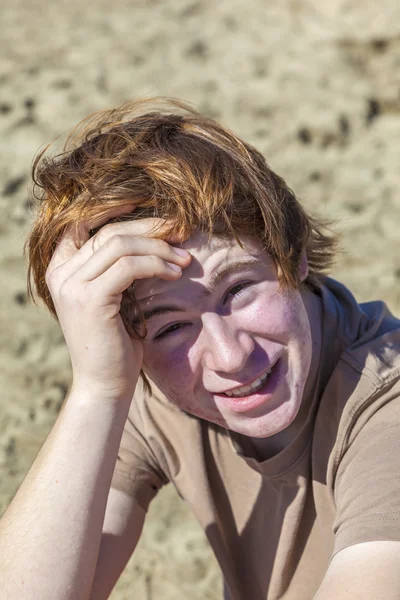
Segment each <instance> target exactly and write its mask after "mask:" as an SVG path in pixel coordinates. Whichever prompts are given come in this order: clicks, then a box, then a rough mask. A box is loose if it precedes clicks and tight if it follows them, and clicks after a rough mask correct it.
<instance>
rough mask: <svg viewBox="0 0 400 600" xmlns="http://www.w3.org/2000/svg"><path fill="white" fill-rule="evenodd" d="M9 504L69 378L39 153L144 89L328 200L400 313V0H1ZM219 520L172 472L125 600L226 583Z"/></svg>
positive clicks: (4, 427) (361, 285)
mask: <svg viewBox="0 0 400 600" xmlns="http://www.w3.org/2000/svg"><path fill="white" fill-rule="evenodd" d="M1 23H2V27H1V28H2V36H1V41H0V44H1V53H0V55H1V61H0V86H1V87H0V192H1V196H0V209H1V216H2V218H1V221H0V250H1V253H0V261H1V262H0V269H1V288H0V289H1V294H0V327H1V340H0V357H1V361H0V381H1V389H2V394H1V399H0V409H1V410H0V462H1V470H0V481H1V485H0V512H2V511H4V510H5V509H6V507H7V505H8V503H9V501H10V500H11V498H12V497H13V495H14V493H15V492H16V490H17V488H18V486H19V485H20V483H21V482H22V480H23V478H24V476H25V474H26V472H27V470H28V469H29V466H30V465H31V464H32V462H33V460H34V458H35V456H36V454H37V452H38V450H39V448H40V446H41V444H42V443H43V441H44V439H45V437H46V435H47V434H48V432H49V430H50V428H51V426H52V424H53V422H54V420H55V418H56V416H57V413H58V410H59V408H60V405H61V403H62V401H63V398H64V396H65V392H66V389H67V387H68V384H69V380H70V367H69V359H68V354H67V351H66V348H65V345H64V342H63V337H62V335H61V333H60V330H59V328H58V326H57V323H56V322H55V321H54V320H53V319H52V318H50V317H49V316H48V315H47V314H46V312H45V311H44V309H43V308H42V307H40V306H39V307H35V306H33V305H30V304H29V303H27V298H26V293H25V277H26V265H25V263H24V261H23V258H22V247H23V243H24V238H25V236H26V233H27V231H28V229H29V226H30V222H31V218H32V208H31V204H30V202H29V196H28V188H29V185H30V181H29V177H30V175H29V173H30V166H31V162H32V159H33V156H34V154H35V153H36V151H37V150H38V148H39V147H40V146H43V145H44V144H47V143H48V142H49V141H51V140H53V139H54V138H56V137H57V136H58V135H60V134H61V133H63V132H65V131H66V130H68V129H69V128H70V127H72V126H73V125H75V124H76V123H77V121H79V120H80V119H81V118H83V117H84V116H86V115H87V114H88V113H90V112H92V111H95V110H97V109H99V108H104V107H110V106H115V105H118V104H120V103H122V102H123V101H125V100H129V99H132V98H135V97H138V96H143V95H146V96H149V95H168V96H175V97H179V98H183V99H185V100H187V101H190V102H192V103H193V104H194V105H195V106H196V107H197V108H199V109H201V110H203V111H205V112H206V113H208V114H209V115H211V116H215V117H217V118H219V119H220V120H222V121H223V122H224V123H225V124H227V125H228V126H230V127H231V128H232V129H234V130H235V131H236V132H238V133H239V134H240V135H242V136H243V137H244V138H246V139H247V140H248V141H249V142H251V143H253V144H255V145H256V146H257V147H259V148H260V149H261V150H262V151H263V152H264V154H265V156H266V157H267V160H268V161H269V163H270V164H271V165H272V167H273V168H275V169H276V170H277V171H278V172H279V173H280V174H282V175H283V176H284V177H285V178H286V180H287V181H288V182H289V184H290V186H291V187H292V188H293V189H294V190H295V191H296V193H297V195H298V196H299V197H300V198H301V199H302V201H303V202H304V205H305V206H306V207H307V208H308V209H310V210H311V211H314V212H317V213H318V214H320V215H325V216H327V217H329V218H334V219H337V220H338V224H337V226H336V227H337V228H338V229H340V230H342V231H343V253H342V255H341V256H340V258H339V260H338V264H337V266H336V268H335V270H334V272H333V275H334V276H335V277H337V278H338V279H340V280H342V281H343V282H344V283H346V284H347V285H349V286H350V287H351V289H352V290H353V292H354V294H355V295H356V297H357V298H358V299H359V300H363V301H365V300H370V299H376V298H380V299H382V300H384V301H385V302H387V304H388V305H389V307H390V308H391V310H392V311H394V312H395V313H397V314H400V285H399V284H400V243H399V239H400V236H399V227H400V169H399V159H398V157H399V152H398V140H399V136H400V4H399V3H398V2H397V1H396V0H384V1H382V0H381V1H379V2H378V1H372V0H371V1H369V2H368V3H358V2H351V1H350V0H348V1H345V0H329V2H328V1H326V2H317V0H312V1H311V0H309V1H307V0H290V1H289V0H288V1H281V2H279V3H278V2H275V3H273V2H265V1H263V0H247V1H245V0H241V1H239V0H229V1H228V0H220V1H219V2H212V1H211V0H197V1H187V0H174V1H172V0H164V1H162V2H161V1H160V0H148V1H147V2H146V1H144V0H142V1H140V0H137V1H136V2H126V1H124V0H114V1H113V2H112V3H111V2H105V1H104V0H97V1H96V2H93V3H88V2H78V1H77V0H70V1H69V2H68V3H62V2H52V3H48V2H43V1H40V0H36V1H35V0H31V1H30V2H28V1H27V0H14V2H13V4H12V6H11V3H8V5H7V6H6V3H3V6H2V7H1ZM221 590H222V585H221V578H220V574H219V570H218V567H217V565H216V562H215V559H214V558H213V556H212V553H211V551H210V549H209V547H208V545H207V542H206V540H205V537H204V535H203V533H202V531H201V530H200V528H199V526H198V525H197V523H196V522H195V521H194V519H193V517H192V516H191V515H190V513H189V511H188V508H187V507H186V506H185V504H184V503H183V502H182V501H181V500H180V499H179V498H178V497H177V496H176V494H175V492H174V489H173V488H172V486H168V487H167V488H166V489H165V490H164V491H163V492H162V493H161V494H160V495H159V497H158V498H157V499H156V500H155V501H154V503H153V505H152V506H151V509H150V512H149V516H148V519H147V522H146V526H145V531H144V534H143V537H142V540H141V542H140V545H139V548H138V549H137V551H136V553H135V555H134V557H133V558H132V559H131V561H130V562H129V564H128V566H127V568H126V570H125V572H124V574H123V575H122V577H121V579H120V581H119V582H118V584H117V586H116V588H115V590H114V592H113V594H112V596H111V597H112V598H113V599H114V600H122V599H130V598H141V599H143V600H148V599H150V598H151V599H157V598H160V599H161V598H162V599H163V600H170V599H171V600H172V599H174V600H184V599H187V598H191V599H193V600H197V599H199V600H200V598H201V599H204V598H207V599H210V600H213V599H214V598H215V599H217V598H221V593H222V591H221Z"/></svg>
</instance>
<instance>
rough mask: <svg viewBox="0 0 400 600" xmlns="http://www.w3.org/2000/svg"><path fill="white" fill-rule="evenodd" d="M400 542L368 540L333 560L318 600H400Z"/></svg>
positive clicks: (342, 552) (345, 549)
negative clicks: (399, 599)
mask: <svg viewBox="0 0 400 600" xmlns="http://www.w3.org/2000/svg"><path fill="white" fill-rule="evenodd" d="M399 566H400V542H389V541H380V542H364V543H360V544H355V545H354V546H350V547H348V548H344V549H343V550H341V551H340V552H338V553H337V554H336V555H335V556H334V557H333V559H332V562H331V564H330V566H329V569H328V571H327V573H326V575H325V577H324V580H323V582H322V585H321V587H320V589H319V590H318V592H317V594H316V596H314V600H382V598H385V600H398V598H400V568H399Z"/></svg>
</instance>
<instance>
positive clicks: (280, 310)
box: [245, 291, 308, 343]
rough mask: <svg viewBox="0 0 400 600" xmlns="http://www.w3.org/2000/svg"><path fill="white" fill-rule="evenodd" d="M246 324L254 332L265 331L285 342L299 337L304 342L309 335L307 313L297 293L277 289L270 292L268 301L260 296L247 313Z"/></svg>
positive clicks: (271, 336)
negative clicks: (285, 292) (286, 292)
mask: <svg viewBox="0 0 400 600" xmlns="http://www.w3.org/2000/svg"><path fill="white" fill-rule="evenodd" d="M246 321H247V322H246ZM245 324H246V325H247V327H248V329H249V330H252V331H253V332H254V333H257V332H259V333H263V332H264V333H265V334H266V335H268V336H269V337H270V338H271V339H273V338H275V339H276V340H277V341H280V342H283V343H288V342H289V341H290V340H292V339H293V338H299V337H301V338H302V340H301V341H302V342H303V341H304V339H305V338H306V337H307V330H308V319H307V314H306V312H305V309H304V306H303V303H302V301H301V300H300V298H299V297H298V295H297V294H283V293H282V292H279V291H276V292H275V293H273V294H269V296H268V301H267V302H265V299H264V298H260V299H259V300H258V301H257V302H256V303H254V304H253V305H252V306H251V307H250V309H249V311H248V313H247V315H245Z"/></svg>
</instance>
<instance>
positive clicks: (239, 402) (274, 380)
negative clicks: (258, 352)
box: [215, 358, 285, 413]
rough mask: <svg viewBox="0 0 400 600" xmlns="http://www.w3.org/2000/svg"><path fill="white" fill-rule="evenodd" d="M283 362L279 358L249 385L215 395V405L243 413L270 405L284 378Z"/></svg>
mask: <svg viewBox="0 0 400 600" xmlns="http://www.w3.org/2000/svg"><path fill="white" fill-rule="evenodd" d="M284 371H285V368H284V361H283V360H282V359H281V358H279V359H278V360H277V361H276V362H275V363H274V364H273V365H272V367H270V368H269V369H268V370H267V371H264V373H262V374H261V375H259V377H257V378H256V379H255V380H254V381H252V382H251V383H249V384H247V385H245V386H240V387H236V388H233V389H231V390H226V391H225V392H220V393H219V394H215V400H216V403H217V405H221V406H224V407H225V408H226V409H228V410H229V411H232V412H235V413H244V412H248V411H250V412H251V411H254V410H256V409H258V408H259V407H260V406H263V405H265V403H269V404H270V403H271V402H272V399H273V397H274V395H275V392H276V389H277V388H278V387H279V386H280V385H281V383H282V379H283V377H284Z"/></svg>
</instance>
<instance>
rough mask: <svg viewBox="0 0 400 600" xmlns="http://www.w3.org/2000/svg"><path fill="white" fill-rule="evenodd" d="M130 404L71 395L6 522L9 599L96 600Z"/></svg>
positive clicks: (1, 546)
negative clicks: (111, 495)
mask: <svg viewBox="0 0 400 600" xmlns="http://www.w3.org/2000/svg"><path fill="white" fill-rule="evenodd" d="M129 404H130V399H126V400H125V401H123V402H121V400H120V401H119V402H118V403H117V402H114V403H113V402H110V401H107V402H104V401H103V399H102V398H100V397H96V398H94V397H90V396H86V397H85V395H84V394H83V393H77V392H76V393H75V392H74V391H73V392H72V393H71V394H70V396H69V398H68V400H67V402H66V403H65V405H64V407H63V410H62V411H61V413H60V416H59V418H58V420H57V422H56V424H55V426H54V428H53V429H52V431H51V433H50V435H49V436H48V438H47V440H46V442H45V444H44V446H43V447H42V449H41V451H40V453H39V455H38V457H37V459H36V461H35V463H34V464H33V466H32V468H31V470H30V472H29V473H28V475H27V477H26V479H25V481H24V482H23V484H22V486H21V487H20V489H19V491H18V493H17V494H16V496H15V498H14V500H13V502H12V503H11V504H10V506H9V508H8V510H7V511H6V513H5V515H4V516H3V518H2V520H1V523H0V556H1V559H0V589H1V590H2V594H3V595H4V597H6V598H7V599H8V600H14V599H15V600H17V599H18V600H25V599H26V600H28V599H29V600H47V599H48V600H54V599H55V598H57V600H63V599H64V598H65V599H66V598H68V600H81V599H82V600H83V599H87V598H89V595H90V590H91V587H92V583H93V578H94V574H95V569H96V563H97V558H98V554H99V547H100V541H101V530H102V526H103V520H104V514H105V509H106V502H107V496H108V491H109V488H110V483H111V478H112V474H113V470H114V466H115V462H116V458H117V453H118V448H119V443H120V439H121V436H122V431H123V427H124V424H125V420H126V417H127V414H128V409H129ZM139 525H140V526H141V522H139V521H138V527H139Z"/></svg>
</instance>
